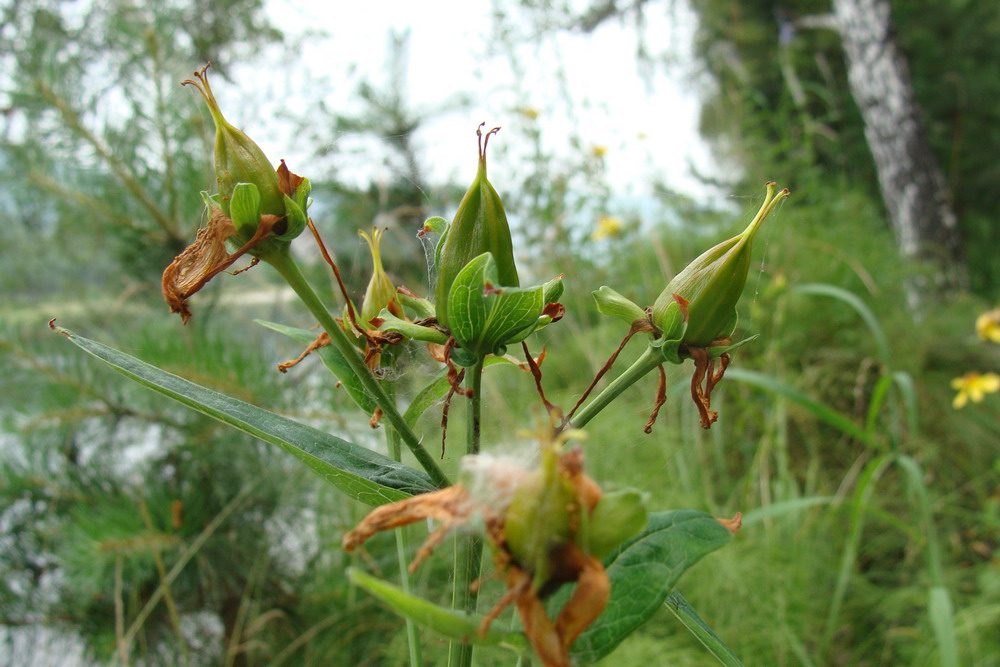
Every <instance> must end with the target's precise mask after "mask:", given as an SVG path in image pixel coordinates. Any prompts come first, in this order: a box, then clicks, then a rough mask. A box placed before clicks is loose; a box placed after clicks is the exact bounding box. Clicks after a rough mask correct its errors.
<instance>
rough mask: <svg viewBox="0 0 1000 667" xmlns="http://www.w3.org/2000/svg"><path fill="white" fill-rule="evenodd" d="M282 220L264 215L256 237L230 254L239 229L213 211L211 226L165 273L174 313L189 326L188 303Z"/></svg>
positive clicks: (165, 287) (166, 295)
mask: <svg viewBox="0 0 1000 667" xmlns="http://www.w3.org/2000/svg"><path fill="white" fill-rule="evenodd" d="M279 220H280V218H277V217H275V216H273V215H262V216H261V217H260V224H259V225H257V231H256V233H255V234H254V235H253V237H252V238H251V239H250V240H249V241H247V242H246V243H245V244H244V245H243V247H242V248H240V249H239V250H237V251H236V252H234V253H232V254H230V253H229V252H228V251H227V250H226V240H227V239H229V238H231V237H232V236H234V235H235V234H236V227H235V226H234V225H233V221H232V220H230V219H229V218H228V217H226V215H224V214H223V213H222V211H220V210H218V209H213V210H212V217H211V218H210V219H209V221H208V225H207V226H205V227H203V228H202V229H199V230H198V235H197V236H196V237H195V241H194V243H192V244H191V245H189V246H188V247H187V248H185V249H184V252H182V253H181V254H179V255H177V256H176V257H175V258H174V261H172V262H171V263H170V265H169V266H168V267H167V268H166V269H164V271H163V281H162V289H163V298H164V299H165V300H166V302H167V305H169V306H170V312H172V313H179V314H180V316H181V320H182V321H183V322H184V323H185V324H187V321H188V320H189V319H191V311H190V310H189V309H188V306H187V300H188V299H189V298H191V296H192V295H193V294H195V293H196V292H198V290H200V289H201V288H202V287H204V286H205V285H206V284H208V281H210V280H211V279H212V278H214V277H215V276H216V275H217V274H219V273H221V272H222V271H225V270H226V269H228V268H229V267H230V266H232V265H233V263H234V262H235V261H236V260H238V259H239V258H240V257H242V256H243V255H244V254H246V252H247V251H248V250H250V249H251V248H252V247H254V246H255V245H257V243H258V242H260V241H261V240H263V239H264V238H265V237H267V235H268V234H270V233H271V229H272V228H273V227H274V225H275V223H277V222H278V221H279Z"/></svg>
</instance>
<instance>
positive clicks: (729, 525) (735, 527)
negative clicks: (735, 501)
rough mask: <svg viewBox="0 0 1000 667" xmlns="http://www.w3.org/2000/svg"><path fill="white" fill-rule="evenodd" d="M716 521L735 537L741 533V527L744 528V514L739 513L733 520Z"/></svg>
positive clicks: (717, 518) (718, 519)
mask: <svg viewBox="0 0 1000 667" xmlns="http://www.w3.org/2000/svg"><path fill="white" fill-rule="evenodd" d="M715 520H716V521H718V522H719V523H721V524H722V525H723V526H725V528H726V530H728V531H729V532H730V533H732V534H733V535H735V534H736V533H737V531H739V529H740V527H742V526H743V513H742V512H737V513H736V514H735V515H734V516H733V518H732V519H720V518H719V517H716V518H715Z"/></svg>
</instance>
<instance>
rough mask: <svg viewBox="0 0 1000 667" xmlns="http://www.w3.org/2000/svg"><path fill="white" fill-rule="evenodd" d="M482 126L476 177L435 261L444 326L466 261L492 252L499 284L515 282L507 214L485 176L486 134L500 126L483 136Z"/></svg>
mask: <svg viewBox="0 0 1000 667" xmlns="http://www.w3.org/2000/svg"><path fill="white" fill-rule="evenodd" d="M483 125H485V123H484V124H483ZM483 125H480V126H479V129H478V130H477V131H476V134H477V135H478V136H479V168H478V170H477V171H476V178H475V180H473V181H472V185H471V186H469V189H468V191H467V192H466V193H465V197H463V198H462V202H461V203H460V204H459V206H458V212H457V213H456V214H455V219H454V221H453V222H452V223H451V226H450V227H449V228H448V231H447V236H446V238H445V239H444V241H443V244H444V245H443V247H442V250H441V254H440V257H439V260H438V264H437V270H438V279H437V289H436V292H435V307H436V309H437V319H438V322H440V323H441V324H443V325H445V326H448V293H449V292H450V291H451V286H452V284H453V283H454V282H455V277H456V276H458V274H459V272H461V270H462V269H463V268H465V265H466V264H468V263H469V262H470V261H472V260H473V259H474V258H476V257H479V256H480V255H482V254H483V253H486V252H488V253H491V254H492V255H493V261H494V262H496V268H497V274H498V278H499V281H500V285H502V286H504V287H517V286H518V285H519V283H518V279H517V267H516V266H515V264H514V249H513V245H512V243H511V238H510V227H509V226H508V224H507V214H506V213H505V212H504V208H503V202H502V201H501V200H500V195H498V194H497V191H496V190H495V189H493V186H492V185H491V184H490V182H489V180H488V179H487V178H486V146H487V144H488V143H489V138H490V136H492V135H493V134H495V133H496V132H497V131H498V130H499V129H500V128H494V129H492V130H490V131H489V132H487V133H486V134H485V135H484V134H483V132H482V128H483Z"/></svg>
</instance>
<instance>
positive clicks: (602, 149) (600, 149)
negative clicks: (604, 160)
mask: <svg viewBox="0 0 1000 667" xmlns="http://www.w3.org/2000/svg"><path fill="white" fill-rule="evenodd" d="M590 152H591V154H592V155H593V156H594V157H598V158H600V157H604V156H605V155H607V154H608V147H607V146H601V145H600V144H594V145H593V146H591V147H590Z"/></svg>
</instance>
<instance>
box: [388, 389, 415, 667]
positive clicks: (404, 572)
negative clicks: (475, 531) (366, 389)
mask: <svg viewBox="0 0 1000 667" xmlns="http://www.w3.org/2000/svg"><path fill="white" fill-rule="evenodd" d="M386 394H387V395H388V396H389V399H390V400H392V401H393V402H395V398H396V392H395V388H394V387H393V386H392V385H391V384H390V385H388V386H386ZM385 442H386V445H387V446H388V448H389V456H391V457H392V459H393V460H394V461H400V460H402V455H403V452H402V448H401V447H400V445H399V434H398V433H396V429H394V428H391V427H389V428H386V429H385ZM394 532H395V533H396V560H397V561H398V562H399V585H400V588H402V589H403V592H404V593H407V594H409V593H410V571H409V570H408V569H407V566H408V565H409V563H408V562H407V558H406V554H407V553H408V552H409V547H408V544H407V542H408V539H407V536H406V530H405V529H403V528H400V529H399V530H397V531H394ZM406 644H407V647H408V649H409V652H410V667H421V665H423V658H422V657H421V654H420V635H419V633H418V632H417V624H416V623H414V622H413V619H411V618H409V617H407V618H406Z"/></svg>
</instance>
